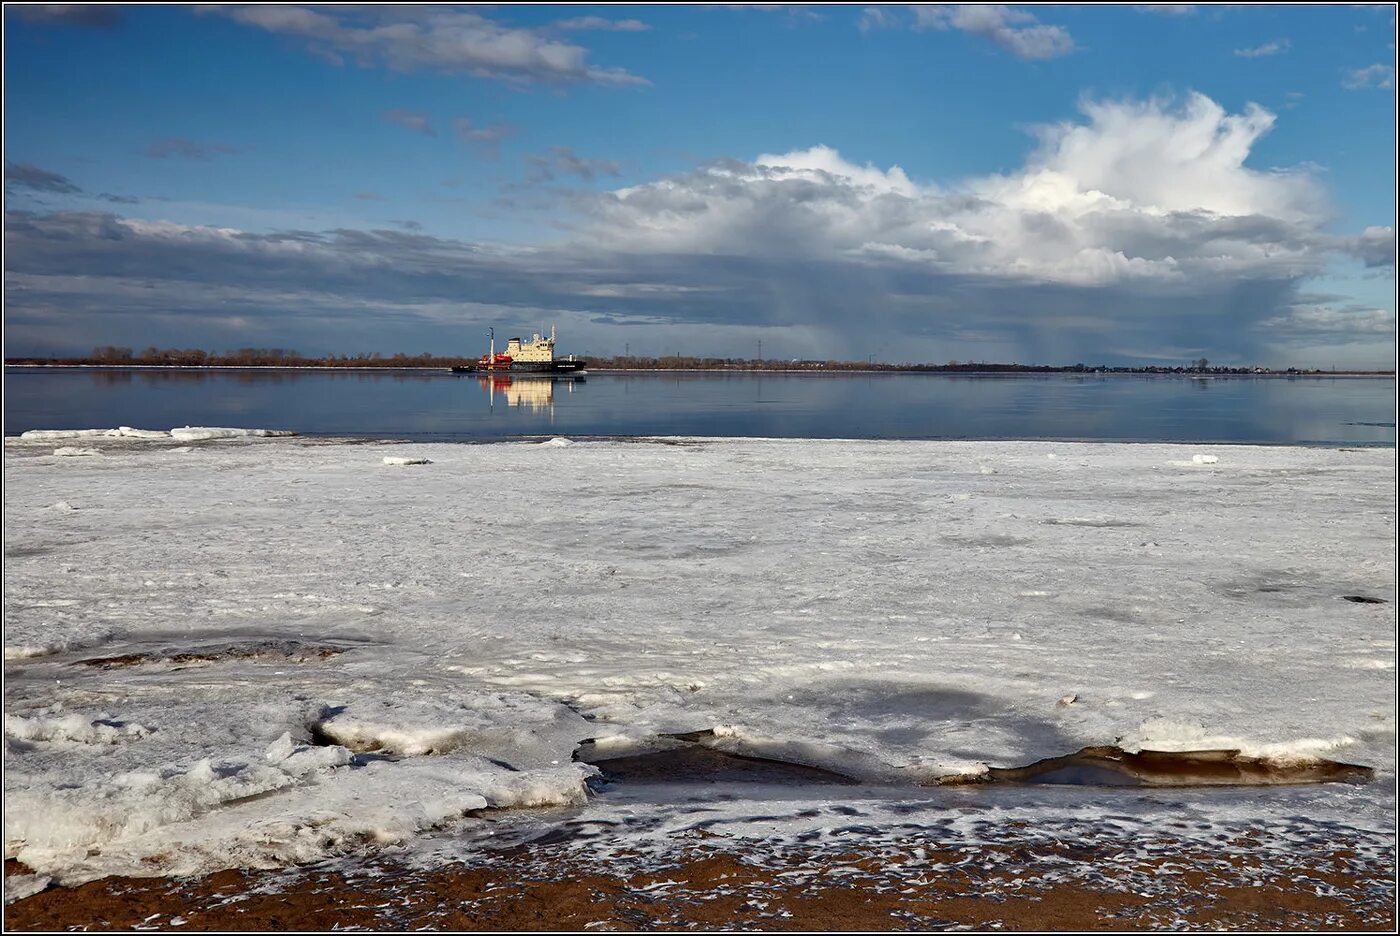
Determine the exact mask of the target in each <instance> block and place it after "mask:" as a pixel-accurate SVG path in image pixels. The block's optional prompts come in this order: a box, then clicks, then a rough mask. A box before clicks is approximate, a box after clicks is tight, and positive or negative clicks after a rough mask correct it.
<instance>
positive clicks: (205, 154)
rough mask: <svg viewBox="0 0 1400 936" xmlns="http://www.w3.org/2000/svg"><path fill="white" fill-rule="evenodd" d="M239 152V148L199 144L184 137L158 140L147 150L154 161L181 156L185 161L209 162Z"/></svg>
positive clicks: (215, 144) (220, 144)
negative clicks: (217, 157)
mask: <svg viewBox="0 0 1400 936" xmlns="http://www.w3.org/2000/svg"><path fill="white" fill-rule="evenodd" d="M237 152H238V147H236V146H230V145H229V144H227V143H197V142H195V141H194V140H186V139H185V138H184V137H166V138H165V139H163V140H157V141H156V142H154V143H152V144H151V145H150V146H149V147H148V148H147V149H146V155H147V156H150V157H151V158H152V159H166V158H169V157H171V156H180V157H182V158H184V159H197V160H201V161H202V160H208V159H212V158H214V157H215V156H227V155H231V154H233V153H237Z"/></svg>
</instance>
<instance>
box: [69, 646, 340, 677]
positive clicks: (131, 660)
mask: <svg viewBox="0 0 1400 936" xmlns="http://www.w3.org/2000/svg"><path fill="white" fill-rule="evenodd" d="M346 649H348V648H346V647H337V646H331V645H329V644H313V643H306V642H304V641H300V640H255V641H246V642H233V643H218V644H205V645H203V646H196V647H169V648H165V649H161V650H150V651H141V652H134V653H123V654H119V655H117V656H107V657H91V658H89V659H85V660H77V661H75V662H76V663H77V664H78V665H80V666H90V667H93V668H95V669H104V670H110V669H121V668H123V667H128V666H146V665H153V664H163V665H169V666H192V665H201V664H209V663H219V662H223V661H229V660H246V661H253V662H269V663H306V662H309V661H312V660H325V659H329V658H330V657H333V656H337V655H339V654H341V653H344V652H345V651H346Z"/></svg>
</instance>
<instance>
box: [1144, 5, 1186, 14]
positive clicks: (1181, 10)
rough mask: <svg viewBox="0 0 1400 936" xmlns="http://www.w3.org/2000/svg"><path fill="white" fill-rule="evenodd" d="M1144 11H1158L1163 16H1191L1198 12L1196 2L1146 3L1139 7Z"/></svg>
mask: <svg viewBox="0 0 1400 936" xmlns="http://www.w3.org/2000/svg"><path fill="white" fill-rule="evenodd" d="M1138 9H1139V10H1141V11H1142V12H1144V13H1157V14H1159V15H1161V16H1190V15H1191V14H1192V13H1195V12H1196V4H1194V3H1145V4H1142V5H1141V6H1139V7H1138Z"/></svg>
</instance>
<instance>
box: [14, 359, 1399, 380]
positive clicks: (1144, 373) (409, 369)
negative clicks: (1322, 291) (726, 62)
mask: <svg viewBox="0 0 1400 936" xmlns="http://www.w3.org/2000/svg"><path fill="white" fill-rule="evenodd" d="M12 368H13V369H16V370H19V369H24V370H108V371H110V370H121V371H126V370H139V371H348V372H355V373H386V372H387V373H443V372H446V371H449V368H448V367H446V366H437V365H428V366H420V365H407V366H405V365H392V364H383V365H373V364H368V365H351V364H344V365H341V364H70V363H44V362H37V361H22V362H11V361H6V362H5V369H6V370H10V369H12ZM580 373H581V374H583V375H588V374H809V375H815V376H846V375H863V376H870V375H874V374H928V375H932V376H965V377H1042V376H1047V375H1073V376H1080V377H1183V378H1191V379H1194V380H1217V379H1231V378H1242V377H1250V378H1253V377H1271V378H1272V377H1286V378H1298V377H1306V378H1331V377H1349V378H1373V379H1384V380H1394V379H1395V371H1312V370H1309V371H1292V372H1289V371H1244V370H1240V371H1221V372H1219V373H1198V372H1195V371H1190V370H1184V369H1183V370H1162V369H1159V370H1139V369H1125V370H1108V369H1106V370H1097V369H1093V370H1090V369H1084V370H1079V369H1076V368H1072V367H1044V368H1042V367H1034V368H1031V367H1027V368H1016V369H1010V368H1007V367H1006V366H1005V365H1002V366H996V365H993V366H992V368H991V369H987V370H979V369H976V368H965V367H956V368H952V367H943V366H935V365H918V364H916V365H909V366H899V365H885V366H876V367H839V368H837V367H832V368H825V367H791V366H785V367H778V366H772V367H764V366H744V367H590V368H586V369H585V370H584V371H581V372H580ZM462 376H471V377H482V376H487V375H486V374H465V375H462ZM496 376H500V377H540V376H546V377H549V376H556V375H540V374H533V373H520V374H512V373H510V372H509V371H501V372H499V373H498V374H497V375H496ZM563 376H566V377H567V376H570V375H563Z"/></svg>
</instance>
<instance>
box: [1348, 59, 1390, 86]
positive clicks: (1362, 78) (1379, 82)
mask: <svg viewBox="0 0 1400 936" xmlns="http://www.w3.org/2000/svg"><path fill="white" fill-rule="evenodd" d="M1342 87H1344V88H1350V89H1351V90H1353V91H1355V90H1359V89H1361V88H1380V89H1382V90H1389V89H1392V88H1394V87H1395V66H1393V65H1382V64H1376V65H1367V66H1366V67H1365V68H1351V69H1348V70H1347V77H1346V78H1345V79H1343V80H1342Z"/></svg>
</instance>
